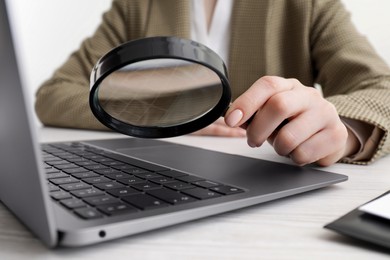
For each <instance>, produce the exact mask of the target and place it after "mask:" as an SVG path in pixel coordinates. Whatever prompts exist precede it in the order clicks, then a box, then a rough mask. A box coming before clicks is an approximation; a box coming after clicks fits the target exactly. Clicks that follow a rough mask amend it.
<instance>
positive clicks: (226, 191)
mask: <svg viewBox="0 0 390 260" xmlns="http://www.w3.org/2000/svg"><path fill="white" fill-rule="evenodd" d="M211 190H214V191H216V192H218V193H221V194H223V195H230V194H236V193H241V192H244V190H242V189H239V188H236V187H231V186H217V187H213V188H211Z"/></svg>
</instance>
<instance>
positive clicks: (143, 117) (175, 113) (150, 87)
mask: <svg viewBox="0 0 390 260" xmlns="http://www.w3.org/2000/svg"><path fill="white" fill-rule="evenodd" d="M222 92H223V86H222V83H221V80H220V78H219V76H218V75H217V74H216V73H215V72H214V71H212V70H211V69H209V68H207V67H205V66H203V65H200V64H197V63H191V62H187V61H183V60H177V59H154V60H146V61H141V62H137V63H132V64H130V65H127V66H125V67H123V68H121V69H119V70H117V71H115V72H113V73H111V74H110V75H109V76H107V77H106V78H105V79H104V80H103V81H102V82H101V83H100V85H99V89H98V99H99V103H100V106H101V107H102V108H103V109H104V110H105V111H106V112H107V113H108V114H109V115H110V116H111V117H113V118H115V119H117V120H120V121H122V122H124V123H127V124H131V125H134V126H142V127H170V126H175V125H180V124H184V123H187V122H190V121H193V120H195V119H197V118H199V117H201V116H203V115H204V114H206V113H207V112H209V111H210V110H211V109H213V108H214V107H215V106H216V105H217V104H218V102H219V100H220V99H221V97H222Z"/></svg>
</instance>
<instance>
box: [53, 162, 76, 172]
mask: <svg viewBox="0 0 390 260" xmlns="http://www.w3.org/2000/svg"><path fill="white" fill-rule="evenodd" d="M55 167H56V168H57V169H60V170H65V169H72V168H79V166H77V165H76V164H73V163H66V164H60V165H56V166H55Z"/></svg>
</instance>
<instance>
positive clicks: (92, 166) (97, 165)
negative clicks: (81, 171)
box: [84, 164, 108, 171]
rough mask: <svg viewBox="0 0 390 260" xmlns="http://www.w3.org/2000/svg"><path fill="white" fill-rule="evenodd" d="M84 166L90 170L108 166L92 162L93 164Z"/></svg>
mask: <svg viewBox="0 0 390 260" xmlns="http://www.w3.org/2000/svg"><path fill="white" fill-rule="evenodd" d="M84 168H85V169H88V170H91V171H97V170H102V169H108V166H105V165H101V164H94V165H86V166H84Z"/></svg>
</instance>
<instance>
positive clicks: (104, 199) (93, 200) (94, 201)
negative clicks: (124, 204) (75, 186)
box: [83, 195, 118, 206]
mask: <svg viewBox="0 0 390 260" xmlns="http://www.w3.org/2000/svg"><path fill="white" fill-rule="evenodd" d="M83 200H84V201H85V202H87V203H88V204H90V205H92V206H97V205H102V204H109V203H115V202H118V199H117V198H114V197H112V196H110V195H103V196H99V197H88V198H84V199H83Z"/></svg>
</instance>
